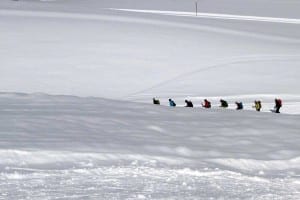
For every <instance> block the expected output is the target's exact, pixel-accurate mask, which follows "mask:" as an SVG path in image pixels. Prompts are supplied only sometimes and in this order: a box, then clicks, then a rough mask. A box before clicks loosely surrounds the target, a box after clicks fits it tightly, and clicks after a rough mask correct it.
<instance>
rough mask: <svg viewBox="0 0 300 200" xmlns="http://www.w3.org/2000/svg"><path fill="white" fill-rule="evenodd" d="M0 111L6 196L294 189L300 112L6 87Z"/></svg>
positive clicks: (227, 194)
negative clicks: (16, 90) (26, 91)
mask: <svg viewBox="0 0 300 200" xmlns="http://www.w3.org/2000/svg"><path fill="white" fill-rule="evenodd" d="M0 119H1V130H0V134H1V141H0V155H1V161H0V169H1V174H0V180H1V183H0V191H1V194H0V195H1V196H2V198H5V199H12V198H17V199H23V198H26V197H29V198H30V199H54V198H67V199H69V198H72V199H85V198H88V197H89V198H91V199H99V198H100V199H137V198H147V199H208V198H213V199H218V198H222V199H244V198H247V199H248V198H254V199H297V198H299V197H300V194H299V189H300V182H299V181H300V180H299V172H300V168H299V166H300V157H299V142H300V137H299V128H300V127H299V123H298V121H299V115H290V116H289V115H276V114H272V113H259V114H257V113H256V112H249V111H241V112H237V111H232V110H217V109H212V110H204V109H201V108H194V109H189V108H169V107H165V106H155V105H147V104H139V103H129V102H121V101H111V100H106V99H97V98H78V97H72V96H49V95H44V94H32V95H27V94H11V93H2V94H0ZM25 183H26V184H25ZM245 191H246V192H245Z"/></svg>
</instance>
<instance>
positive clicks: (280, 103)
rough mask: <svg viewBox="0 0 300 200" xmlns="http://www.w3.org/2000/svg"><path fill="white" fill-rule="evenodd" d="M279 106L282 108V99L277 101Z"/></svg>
mask: <svg viewBox="0 0 300 200" xmlns="http://www.w3.org/2000/svg"><path fill="white" fill-rule="evenodd" d="M277 104H278V106H280V107H281V106H282V101H281V99H277Z"/></svg>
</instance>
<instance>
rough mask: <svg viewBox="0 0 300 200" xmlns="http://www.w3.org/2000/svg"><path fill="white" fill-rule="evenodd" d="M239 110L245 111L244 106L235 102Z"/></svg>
mask: <svg viewBox="0 0 300 200" xmlns="http://www.w3.org/2000/svg"><path fill="white" fill-rule="evenodd" d="M235 104H236V109H237V110H243V108H244V106H243V103H242V102H237V101H236V102H235Z"/></svg>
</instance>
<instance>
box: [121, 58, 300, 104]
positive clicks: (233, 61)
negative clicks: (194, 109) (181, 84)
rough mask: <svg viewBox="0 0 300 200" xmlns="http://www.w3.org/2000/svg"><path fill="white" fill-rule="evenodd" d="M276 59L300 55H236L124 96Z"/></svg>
mask: <svg viewBox="0 0 300 200" xmlns="http://www.w3.org/2000/svg"><path fill="white" fill-rule="evenodd" d="M274 60H278V61H283V60H289V61H290V60H300V55H259V56H258V55H252V56H240V57H234V58H229V59H226V60H223V61H220V62H218V63H215V64H212V65H208V66H206V67H201V68H200V69H196V70H192V71H189V72H186V73H182V74H179V75H177V76H175V77H173V78H170V79H167V80H164V81H161V82H159V83H157V84H154V85H152V86H150V87H148V88H145V89H143V90H139V91H137V92H134V93H131V94H128V95H127V96H125V97H124V98H129V99H130V98H131V97H133V96H135V95H138V94H141V93H144V92H147V91H150V90H152V89H155V88H158V87H161V86H163V85H166V84H168V83H170V82H173V81H176V80H178V79H181V78H183V77H185V76H190V75H193V74H196V73H200V72H205V71H209V70H212V69H216V68H224V67H228V65H231V64H238V63H248V62H255V61H274Z"/></svg>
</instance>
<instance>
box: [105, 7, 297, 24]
mask: <svg viewBox="0 0 300 200" xmlns="http://www.w3.org/2000/svg"><path fill="white" fill-rule="evenodd" d="M110 9H111V10H118V11H126V12H137V13H148V14H160V15H171V16H184V17H197V18H205V19H222V20H240V21H256V22H272V23H286V24H300V19H289V18H274V17H258V16H242V15H228V14H217V13H201V12H200V13H198V14H197V16H196V15H195V13H194V12H178V11H161V10H135V9H116V8H110Z"/></svg>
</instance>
